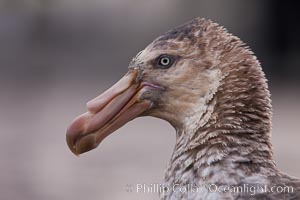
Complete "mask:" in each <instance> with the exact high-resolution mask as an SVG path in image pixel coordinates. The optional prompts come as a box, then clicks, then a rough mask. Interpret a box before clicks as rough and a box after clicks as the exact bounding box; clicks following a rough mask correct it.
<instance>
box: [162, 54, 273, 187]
mask: <svg viewBox="0 0 300 200" xmlns="http://www.w3.org/2000/svg"><path fill="white" fill-rule="evenodd" d="M248 56H249V58H252V59H247V58H245V59H243V61H241V62H238V63H237V64H236V66H234V67H233V66H229V67H228V66H225V67H223V68H222V72H223V73H224V74H226V77H225V78H224V79H222V81H221V84H220V86H219V88H218V90H217V92H216V93H215V94H214V96H213V98H212V99H211V100H210V101H209V102H208V103H207V109H206V112H205V113H204V114H202V118H201V119H200V121H201V120H203V118H207V119H205V120H204V121H205V123H203V122H201V123H199V124H202V126H201V127H199V128H198V129H197V130H189V129H188V128H187V127H184V128H183V127H177V128H176V129H177V139H176V146H175V150H174V153H173V155H172V159H171V162H170V165H169V167H168V168H167V170H166V175H165V182H167V183H169V184H170V183H171V182H173V183H174V182H181V183H193V182H195V180H198V181H197V183H199V180H202V181H203V180H210V181H211V182H218V181H220V180H223V179H224V177H223V176H218V175H216V173H215V172H218V173H219V174H220V168H218V167H221V168H222V169H223V170H222V171H223V172H222V173H227V174H228V177H236V178H235V179H234V180H237V179H239V178H238V177H242V176H245V174H248V175H249V174H253V173H262V172H264V173H265V171H268V172H266V173H273V170H275V167H274V161H273V155H272V154H273V153H272V146H271V143H270V131H271V116H272V108H271V104H270V94H269V91H268V88H267V84H266V79H265V77H264V74H263V72H262V70H261V67H260V65H259V63H258V62H257V60H256V59H255V58H254V57H253V56H252V55H251V54H249V55H248ZM215 167H216V169H215V170H212V169H213V168H215ZM208 169H210V170H208ZM236 169H239V170H240V171H241V172H240V173H236V171H233V170H236ZM271 171H272V172H271ZM230 173H233V174H234V175H232V174H231V176H229V174H230ZM195 177H197V178H195ZM225 178H226V177H225ZM228 180H229V179H228ZM200 182H201V181H200ZM232 184H234V183H232Z"/></svg>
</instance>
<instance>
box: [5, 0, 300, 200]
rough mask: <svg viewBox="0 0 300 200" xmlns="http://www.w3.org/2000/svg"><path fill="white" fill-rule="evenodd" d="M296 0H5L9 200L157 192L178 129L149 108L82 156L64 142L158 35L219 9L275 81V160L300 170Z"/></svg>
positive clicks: (217, 14) (220, 18)
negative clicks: (147, 187) (152, 187)
mask: <svg viewBox="0 0 300 200" xmlns="http://www.w3.org/2000/svg"><path fill="white" fill-rule="evenodd" d="M298 11H299V8H297V6H296V5H291V4H287V3H285V4H283V3H282V2H281V3H280V2H279V1H260V0H252V1H239V0H227V1H222V0H206V1H205V0H204V1H199V0H197V1H196V0H195V1H192V0H190V1H180V0H164V1H161V0H151V1H145V0H142V1H141V0H101V1H100V0H85V1H81V0H0V91H1V95H0V111H1V114H0V128H1V132H0V136H1V140H0V199H1V200H11V199H24V200H25V199H28V200H29V199H30V200H34V199H39V200H40V199H43V200H56V199H72V200H74V199H89V200H90V199H91V200H92V199H157V194H156V193H154V194H141V193H139V194H137V193H136V192H134V191H133V192H127V191H126V185H127V184H133V190H134V189H135V184H137V183H146V184H150V183H158V182H160V181H161V180H162V177H163V173H164V168H165V166H166V164H167V163H168V161H169V158H170V156H171V153H172V150H173V147H174V143H175V132H174V130H173V129H172V128H171V127H170V126H169V125H168V124H167V123H166V122H163V121H160V120H158V119H154V118H150V117H146V118H139V119H136V120H134V121H133V122H130V123H129V124H127V125H126V126H125V127H123V128H121V129H120V130H118V131H117V132H116V133H114V134H112V135H111V136H109V137H108V138H107V139H106V140H105V141H104V142H103V143H102V144H101V145H100V146H99V148H97V149H96V150H94V151H91V152H90V153H88V154H84V155H82V156H80V158H77V157H75V156H73V155H72V154H71V152H70V151H69V149H68V148H67V145H66V143H65V131H66V128H67V126H68V125H69V124H70V122H71V121H72V119H73V118H74V117H75V116H77V115H78V114H81V113H82V112H85V103H86V102H87V101H88V100H90V99H91V98H93V97H95V96H96V95H98V94H100V93H101V92H103V91H104V90H105V89H106V88H108V87H109V86H110V85H112V84H113V83H114V82H116V81H117V80H118V79H119V78H120V77H121V76H122V75H123V74H124V73H126V71H127V65H128V63H129V62H130V60H131V58H132V57H133V56H134V55H135V54H136V53H137V52H138V51H140V50H141V49H143V48H144V47H145V46H146V45H147V44H148V43H149V42H151V41H152V40H153V39H154V38H155V37H156V36H158V35H160V34H161V33H163V32H165V31H167V30H168V29H170V28H172V27H174V26H176V25H179V24H181V23H184V22H186V21H188V20H191V19H193V18H194V17H198V16H202V17H206V18H210V19H212V20H213V21H215V22H218V23H220V24H222V25H223V26H225V27H226V28H227V29H228V30H229V31H230V32H231V33H233V34H234V35H237V36H239V37H240V38H241V39H242V40H243V41H244V42H246V43H247V44H249V46H250V47H251V49H252V50H253V51H254V52H255V54H256V55H257V56H258V58H259V60H260V61H261V63H262V65H263V69H264V71H265V72H266V74H267V77H268V79H269V85H270V89H271V93H272V99H273V106H274V120H273V138H272V140H273V143H274V148H275V159H276V162H277V164H278V167H279V168H280V169H282V170H284V171H285V172H287V173H289V174H291V175H295V176H298V177H300V157H299V150H300V147H299V145H297V144H298V142H299V140H300V135H299V128H300V123H299V122H300V120H299V114H300V107H299V102H300V101H299V100H300V91H299V80H298V77H299V75H300V67H299V63H300V60H299V56H300V48H299V45H300V43H299V34H300V32H299V22H298V19H299V14H298Z"/></svg>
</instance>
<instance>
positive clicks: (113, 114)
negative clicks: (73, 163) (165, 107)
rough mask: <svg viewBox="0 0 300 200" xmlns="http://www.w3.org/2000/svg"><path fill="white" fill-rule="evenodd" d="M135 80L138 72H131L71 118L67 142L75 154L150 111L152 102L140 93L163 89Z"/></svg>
mask: <svg viewBox="0 0 300 200" xmlns="http://www.w3.org/2000/svg"><path fill="white" fill-rule="evenodd" d="M137 77H138V70H136V69H135V70H130V71H129V72H128V73H127V74H126V75H125V76H124V77H123V78H122V79H121V80H119V81H118V82H117V83H116V84H115V85H113V86H112V87H111V88H110V89H108V90H107V91H105V92H104V93H103V94H101V95H99V96H98V97H96V98H95V99H92V100H91V101H89V102H88V103H87V109H88V111H87V112H86V113H84V114H82V115H80V116H78V117H77V118H75V119H74V121H73V122H72V124H71V125H70V126H69V128H68V130H67V135H66V139H67V144H68V146H69V148H70V150H71V151H72V152H73V153H74V154H75V155H79V154H82V153H84V152H87V151H90V150H92V149H94V148H96V147H97V146H98V145H99V144H100V143H101V141H102V140H103V139H104V138H105V137H107V136H108V135H109V134H111V133H112V132H114V131H115V130H117V129H118V128H120V127H122V126H123V125H124V124H126V123H127V122H128V121H131V120H132V119H134V118H136V117H138V116H140V115H141V114H142V113H143V112H145V111H147V110H149V109H150V108H151V106H152V101H151V100H146V99H142V98H141V97H142V94H143V93H144V92H146V91H149V90H151V89H163V88H162V87H160V86H156V85H154V84H151V83H147V82H140V81H139V80H137V79H138V78H137Z"/></svg>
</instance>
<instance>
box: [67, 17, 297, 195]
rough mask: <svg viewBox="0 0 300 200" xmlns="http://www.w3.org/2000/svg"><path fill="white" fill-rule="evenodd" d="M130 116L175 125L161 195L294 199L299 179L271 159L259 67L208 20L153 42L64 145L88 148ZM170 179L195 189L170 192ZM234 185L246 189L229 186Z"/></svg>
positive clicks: (78, 122)
mask: <svg viewBox="0 0 300 200" xmlns="http://www.w3.org/2000/svg"><path fill="white" fill-rule="evenodd" d="M138 116H154V117H158V118H161V119H164V120H166V121H168V122H169V123H170V124H171V125H172V126H173V127H174V128H175V129H176V145H175V149H174V153H173V155H172V158H171V161H170V163H169V165H168V167H167V169H166V172H165V178H164V183H163V186H164V187H166V188H169V189H170V190H169V191H168V192H162V193H161V194H160V197H161V199H300V181H299V180H298V179H295V178H292V177H289V176H287V175H285V174H283V173H281V172H280V171H279V170H278V169H277V168H276V166H275V163H274V160H273V153H272V145H271V142H270V132H271V116H272V107H271V103H270V93H269V90H268V87H267V83H266V79H265V76H264V73H263V72H262V69H261V67H260V64H259V62H258V61H257V59H256V57H255V56H254V55H253V53H252V52H251V51H250V50H249V49H248V48H247V47H246V45H245V44H244V43H242V42H241V40H240V39H239V38H237V37H235V36H233V35H231V34H229V33H228V32H227V31H226V30H225V29H224V28H222V27H220V26H219V25H217V24H216V23H213V22H211V21H209V20H205V19H201V18H196V19H194V20H192V21H190V22H188V23H186V24H184V25H182V26H179V27H177V28H175V29H172V30H170V31H168V32H167V33H165V34H163V35H162V36H160V37H158V38H157V39H156V40H154V41H153V42H152V43H151V44H150V45H148V47H146V49H144V50H143V51H141V52H140V53H139V54H138V55H137V56H136V57H135V58H134V59H133V60H132V62H131V63H130V65H129V72H128V74H127V75H126V76H125V77H124V78H123V79H121V80H120V82H119V83H117V84H116V85H115V86H114V87H113V88H112V89H110V90H108V91H107V92H105V93H104V94H103V95H100V96H99V97H97V98H96V99H94V100H92V101H90V102H89V103H88V112H87V113H85V114H83V115H82V116H80V117H78V118H77V119H75V121H74V122H73V123H72V125H71V126H70V127H69V129H68V131H67V142H68V145H69V147H70V149H71V150H72V151H73V152H74V153H75V154H80V153H83V152H86V151H89V150H91V149H93V148H95V147H97V146H98V145H99V143H100V142H101V141H102V140H103V139H104V138H105V137H106V136H107V135H109V134H110V133H112V132H113V131H115V130H116V129H118V128H120V127H121V126H122V125H124V124H125V123H126V122H128V121H130V120H132V119H134V118H135V117H138ZM174 184H175V185H177V186H179V187H188V186H193V187H195V188H198V189H197V190H196V191H195V190H193V191H188V192H178V191H177V190H172V188H173V186H174ZM212 185H213V186H218V187H219V188H226V187H228V189H229V190H230V189H231V190H230V191H227V192H226V191H225V192H220V191H219V192H216V191H212V189H215V188H211V187H212ZM210 186H211V187H210ZM242 187H243V188H244V189H245V188H248V189H250V190H251V191H245V190H243V191H240V192H234V191H232V190H233V188H242ZM254 187H255V188H256V189H255V192H253V188H254ZM261 187H264V188H267V190H271V189H272V190H275V189H277V190H278V188H280V189H281V188H283V189H285V191H281V192H280V191H277V190H276V191H273V192H270V191H269V192H266V191H264V190H262V189H261ZM259 188H260V189H259ZM287 189H289V191H287Z"/></svg>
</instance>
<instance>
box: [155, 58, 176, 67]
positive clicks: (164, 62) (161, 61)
mask: <svg viewBox="0 0 300 200" xmlns="http://www.w3.org/2000/svg"><path fill="white" fill-rule="evenodd" d="M173 63H174V59H173V57H172V56H169V55H161V56H160V57H158V61H157V67H158V68H163V69H167V68H169V67H171V66H172V64H173Z"/></svg>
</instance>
